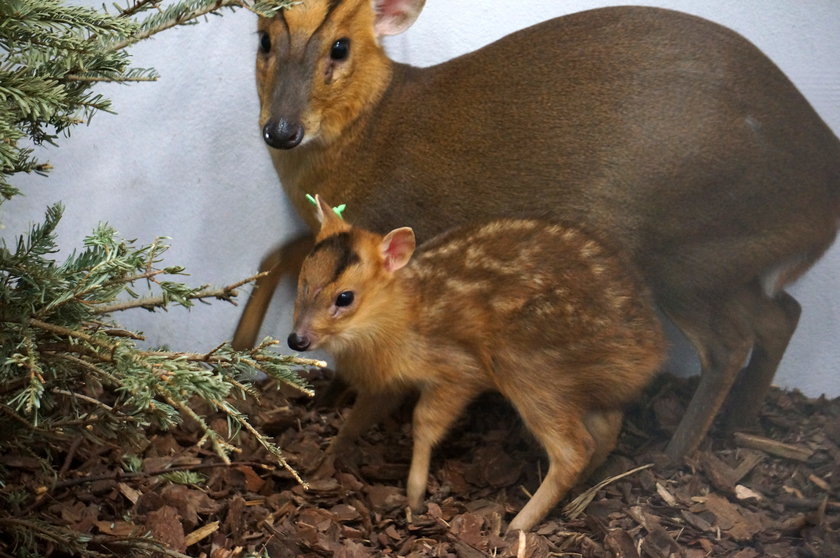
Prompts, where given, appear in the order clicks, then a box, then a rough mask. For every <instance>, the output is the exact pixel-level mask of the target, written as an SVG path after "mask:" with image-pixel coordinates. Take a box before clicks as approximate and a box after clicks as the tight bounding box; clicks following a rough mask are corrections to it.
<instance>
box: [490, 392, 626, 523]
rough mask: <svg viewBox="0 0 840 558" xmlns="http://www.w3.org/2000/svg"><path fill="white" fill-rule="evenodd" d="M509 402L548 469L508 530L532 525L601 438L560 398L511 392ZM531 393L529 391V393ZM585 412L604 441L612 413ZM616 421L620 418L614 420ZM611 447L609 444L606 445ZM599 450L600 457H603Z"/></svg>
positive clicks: (609, 432) (576, 476)
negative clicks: (537, 397) (545, 457)
mask: <svg viewBox="0 0 840 558" xmlns="http://www.w3.org/2000/svg"><path fill="white" fill-rule="evenodd" d="M506 395H507V394H506ZM511 395H512V396H511V397H510V400H511V402H512V403H513V405H514V406H515V407H516V409H517V411H519V414H520V416H521V417H522V421H523V422H524V423H525V426H527V427H528V430H530V431H531V433H532V434H533V435H534V436H535V437H536V438H537V440H539V442H540V443H541V444H542V446H543V448H544V449H545V452H546V454H547V455H548V461H549V466H548V473H546V475H545V478H544V479H543V482H542V484H540V487H539V488H538V489H537V492H536V493H535V494H534V495H533V497H532V498H531V499H530V500H529V501H528V503H527V504H526V505H525V507H524V508H522V510H520V512H519V513H518V514H516V517H514V518H513V521H511V522H510V525H509V526H508V531H514V530H517V529H518V530H521V531H527V530H529V529H531V528H532V527H533V526H534V525H536V524H537V523H538V522H539V521H540V520H541V519H542V518H543V517H545V515H546V514H547V513H548V512H549V511H550V510H551V509H552V508H553V507H554V506H555V505H556V504H557V502H559V501H560V499H561V498H562V497H563V496H564V495H565V494H566V493H567V492H568V491H569V489H570V488H572V487H573V486H574V485H575V484H577V482H578V480H579V479H580V478H581V474H582V473H583V471H585V470H586V469H587V466H588V464H589V463H590V462H591V461H592V458H593V456H595V455H596V453H597V454H598V455H599V456H600V454H601V453H603V452H600V451H597V452H596V447H597V446H598V444H599V442H600V441H601V440H596V437H594V436H593V433H592V432H590V430H589V428H587V425H586V424H585V423H584V420H585V418H584V417H585V416H586V413H584V412H583V411H581V410H580V409H577V408H574V407H572V408H568V407H566V408H565V409H564V408H563V405H562V402H560V403H558V401H556V400H555V401H546V400H535V399H534V398H533V397H517V395H518V394H517V393H513V394H511ZM532 395H533V394H532ZM607 418H608V417H607V416H606V415H605V416H601V417H597V416H595V415H591V416H589V421H590V424H589V427H590V428H592V430H593V431H594V433H595V436H598V437H599V438H603V441H604V442H605V443H606V445H610V442H609V439H610V438H611V437H612V436H613V433H615V436H617V435H618V432H617V430H616V429H615V427H614V426H609V425H610V424H614V423H615V420H614V417H610V420H607ZM618 424H619V425H620V421H619V423H618ZM612 443H614V440H613V442H612ZM610 449H612V448H610ZM607 453H609V452H606V453H603V456H602V458H603V457H606V454H607Z"/></svg>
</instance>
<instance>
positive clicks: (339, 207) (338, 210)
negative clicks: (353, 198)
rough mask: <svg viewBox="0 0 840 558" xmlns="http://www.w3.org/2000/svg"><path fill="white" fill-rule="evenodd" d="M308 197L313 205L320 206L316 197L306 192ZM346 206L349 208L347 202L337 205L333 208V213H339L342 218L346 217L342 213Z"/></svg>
mask: <svg viewBox="0 0 840 558" xmlns="http://www.w3.org/2000/svg"><path fill="white" fill-rule="evenodd" d="M306 199H307V200H309V203H311V204H312V205H314V206H315V207H318V202H316V201H315V198H314V197H312V196H311V195H310V194H306ZM346 208H347V204H346V203H343V204H341V205H337V206H335V207H333V208H332V210H333V213H335V214H336V215H338V216H339V217H340V218H342V219H344V216H343V215H342V214H341V213H342V212H343V211H344V210H345V209H346Z"/></svg>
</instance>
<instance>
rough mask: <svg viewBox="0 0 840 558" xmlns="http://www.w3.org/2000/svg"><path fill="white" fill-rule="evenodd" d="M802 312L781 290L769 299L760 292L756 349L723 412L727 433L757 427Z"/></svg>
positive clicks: (755, 314) (756, 308) (756, 307)
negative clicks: (763, 405)
mask: <svg viewBox="0 0 840 558" xmlns="http://www.w3.org/2000/svg"><path fill="white" fill-rule="evenodd" d="M801 312H802V307H801V306H800V305H799V303H798V302H797V301H796V299H794V298H793V297H792V296H791V295H789V294H788V293H786V292H784V291H781V292H779V293H778V294H777V295H776V296H775V297H773V298H768V297H767V296H766V295H765V294H764V293H763V292H762V291H760V290H758V289H757V292H756V295H755V305H754V311H753V324H752V325H753V330H754V331H755V346H754V347H753V352H752V356H751V357H750V362H749V364H748V365H747V367H746V368H745V369H744V370H742V371H741V373H740V375H739V376H738V379H737V380H736V382H735V385H734V386H733V388H732V392H731V393H730V394H729V399H728V400H727V404H726V409H725V411H724V413H725V421H724V424H725V427H726V430H727V431H730V432H731V431H733V430H737V429H739V428H750V427H752V426H754V425H755V421H756V420H757V418H758V412H759V410H760V408H761V404H762V403H763V402H764V398H765V396H766V395H767V391H768V390H769V389H770V383H771V382H772V381H773V376H774V375H775V374H776V369H777V368H778V366H779V362H781V360H782V355H784V352H785V349H787V346H788V343H789V342H790V339H791V337H792V336H793V332H794V330H795V329H796V325H797V324H798V323H799V315H800V313H801Z"/></svg>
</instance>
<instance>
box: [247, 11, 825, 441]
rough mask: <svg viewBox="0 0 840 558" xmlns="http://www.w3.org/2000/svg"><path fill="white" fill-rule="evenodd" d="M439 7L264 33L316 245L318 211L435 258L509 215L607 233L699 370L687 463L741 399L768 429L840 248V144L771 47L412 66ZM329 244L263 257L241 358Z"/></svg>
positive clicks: (265, 26)
mask: <svg viewBox="0 0 840 558" xmlns="http://www.w3.org/2000/svg"><path fill="white" fill-rule="evenodd" d="M422 6H423V0H373V1H371V0H305V1H304V2H303V3H301V4H299V5H296V6H294V7H293V8H291V9H288V10H284V11H283V12H281V13H280V14H279V15H277V16H276V17H275V18H272V19H262V20H260V22H259V49H258V52H257V86H258V91H259V98H260V104H261V110H260V125H261V126H262V132H263V135H264V138H265V140H266V142H267V143H268V144H269V145H270V146H271V147H272V149H271V154H272V157H273V159H274V163H275V166H276V168H277V172H278V174H279V176H280V180H281V182H282V184H283V187H284V189H285V191H286V193H287V194H288V196H289V198H290V199H291V200H292V202H293V204H294V205H295V206H296V207H297V209H298V212H299V213H300V214H301V215H302V216H303V218H304V219H305V220H306V221H307V222H308V224H309V225H310V226H311V227H312V228H313V230H315V227H316V226H317V224H316V223H315V221H314V219H313V218H312V217H311V216H310V212H309V211H308V208H307V207H306V204H307V202H306V201H305V200H304V195H305V193H307V192H311V193H316V192H317V193H319V194H321V195H322V196H324V197H326V198H327V199H330V200H341V201H343V202H346V203H347V205H348V207H349V208H350V209H349V210H348V211H350V215H352V218H353V220H354V222H355V223H357V224H358V225H359V226H362V227H365V228H368V229H371V230H374V231H379V232H383V231H386V230H390V229H392V228H394V227H397V226H400V225H405V224H410V225H411V226H412V227H413V228H414V230H415V232H416V234H417V236H418V238H419V239H420V240H425V239H428V238H430V237H431V236H433V235H434V234H436V233H439V232H441V231H443V230H445V229H447V228H450V227H452V226H453V225H458V224H463V223H465V222H478V221H482V220H487V219H489V218H494V217H500V216H505V217H537V218H543V219H547V220H560V219H562V220H564V221H569V222H580V223H584V224H591V225H592V226H593V228H594V229H596V230H599V231H604V232H605V233H606V234H608V235H609V237H610V239H611V240H615V241H617V242H620V243H621V245H622V248H623V250H625V251H626V253H627V254H628V256H629V257H630V258H631V259H632V261H633V262H634V264H635V265H636V267H638V269H639V270H640V271H641V273H642V274H643V275H644V277H645V280H646V282H647V284H648V285H649V287H650V288H651V290H652V292H653V294H654V297H655V300H656V303H657V304H658V306H659V307H660V308H661V309H662V310H663V311H664V312H665V313H666V314H667V315H668V317H670V318H671V320H672V321H673V322H674V323H675V324H676V325H677V326H678V327H679V328H680V329H681V330H682V331H683V332H684V333H685V335H686V336H687V338H688V339H689V341H691V343H692V344H693V346H694V347H695V349H696V350H697V352H698V355H699V358H700V364H701V369H702V375H701V379H700V383H699V385H698V388H697V391H696V393H695V395H694V397H693V399H692V401H691V403H690V404H689V407H688V409H687V411H686V413H685V416H684V418H683V419H682V421H681V423H680V425H679V427H678V428H677V431H676V432H675V434H674V436H673V438H672V440H671V442H670V444H669V446H668V450H667V451H668V453H669V454H670V455H671V456H672V457H678V456H681V455H683V454H685V453H686V452H688V451H690V450H692V449H693V448H694V447H696V445H697V444H698V443H699V442H700V440H701V439H702V438H703V436H704V435H705V433H706V431H707V430H708V428H709V426H710V424H711V422H712V420H713V419H714V417H715V415H716V413H717V411H718V410H719V408H720V407H721V405H722V404H723V402H724V399H725V398H726V396H727V393H728V392H729V391H730V389H731V390H732V394H731V396H730V397H731V399H732V400H733V401H734V402H736V404H734V405H730V406H729V412H728V417H727V424H728V425H729V426H730V427H733V426H743V425H746V424H748V423H749V422H750V421H751V420H752V419H753V418H754V416H755V414H756V413H757V410H758V409H759V408H760V403H761V401H762V399H763V397H764V395H765V393H766V390H767V388H768V387H769V385H770V382H771V380H772V378H773V375H774V373H775V370H776V368H777V366H778V363H779V361H780V359H781V357H782V354H783V353H784V351H785V348H786V347H787V344H788V341H789V340H790V337H791V335H792V334H793V331H794V329H795V327H796V324H797V321H798V319H799V313H800V306H799V304H798V303H797V302H796V300H794V299H793V298H792V297H791V296H790V295H789V294H788V293H787V292H785V290H784V288H785V286H786V285H787V284H788V283H790V282H791V281H793V280H794V279H796V278H797V277H798V276H800V275H801V274H802V273H804V272H805V271H806V270H807V269H808V268H809V267H810V266H811V265H812V264H813V263H814V262H815V261H816V260H817V259H818V258H819V257H820V256H821V255H822V254H823V252H824V251H825V250H826V249H827V248H828V246H829V245H830V244H831V243H832V241H833V239H834V237H835V235H836V232H837V226H838V216H840V141H838V139H837V137H836V136H835V135H834V134H833V133H832V132H831V130H830V129H829V128H828V127H827V126H826V125H825V123H824V122H823V121H822V120H821V119H820V117H819V116H818V115H817V114H816V113H815V112H814V110H813V109H812V108H811V106H810V105H809V104H808V102H807V101H806V100H805V99H804V98H803V97H802V95H801V94H800V93H799V92H798V91H797V90H796V88H795V87H794V86H793V84H792V83H791V82H790V81H789V80H788V79H787V78H786V77H785V76H784V75H783V74H782V72H781V71H780V70H779V69H778V68H777V67H776V66H775V65H774V64H773V63H772V62H771V61H770V60H768V59H767V58H766V57H765V56H764V55H763V54H762V53H761V52H760V51H759V50H758V49H756V48H755V47H754V46H753V45H751V44H750V43H749V42H748V41H746V40H745V39H744V38H743V37H741V36H739V35H737V34H736V33H734V32H732V31H730V30H728V29H725V28H723V27H721V26H719V25H716V24H714V23H711V22H708V21H705V20H703V19H700V18H697V17H694V16H690V15H686V14H682V13H678V12H673V11H667V10H662V9H655V8H642V7H617V8H604V9H598V10H592V11H587V12H582V13H577V14H573V15H569V16H566V17H561V18H557V19H554V20H551V21H547V22H545V23H542V24H539V25H535V26H533V27H530V28H528V29H524V30H522V31H519V32H516V33H513V34H512V35H509V36H507V37H504V38H502V39H500V40H499V41H497V42H495V43H492V44H490V45H488V46H486V47H484V48H482V49H479V50H478V51H475V52H472V53H470V54H466V55H464V56H461V57H458V58H455V59H453V60H451V61H449V62H446V63H444V64H440V65H437V66H432V67H429V68H415V67H411V66H407V65H403V64H397V63H394V62H392V61H391V60H389V59H388V58H387V57H386V55H385V53H384V52H383V50H382V47H381V45H380V38H381V37H382V36H384V35H389V34H394V33H399V32H401V31H403V30H405V29H406V28H407V27H408V26H409V25H410V24H411V23H412V22H413V21H414V19H415V18H416V17H417V15H418V14H419V12H420V10H421V9H422ZM311 245H312V240H311V237H301V238H297V239H295V240H293V241H291V242H289V243H287V244H286V245H284V246H282V247H281V248H279V249H277V250H276V251H274V252H273V253H272V254H269V255H268V256H267V257H266V258H265V260H264V261H263V269H267V270H268V269H270V270H271V274H270V275H269V276H268V277H267V278H265V279H264V280H262V281H261V283H260V285H259V288H258V289H256V290H255V291H254V293H253V294H252V297H251V299H250V300H249V303H248V306H247V307H246V309H245V312H244V314H243V316H242V318H241V321H240V324H239V327H238V330H237V334H236V336H235V339H234V341H235V344H236V345H237V346H248V345H250V344H252V343H253V341H254V339H255V337H256V334H257V331H258V328H259V325H260V323H261V321H262V317H263V315H264V312H265V308H266V306H267V304H268V301H269V300H270V297H271V295H272V293H273V291H274V287H275V286H276V284H277V282H278V280H279V278H280V277H281V276H282V275H283V274H284V273H296V272H297V270H298V269H299V267H300V262H301V261H302V259H303V257H304V256H305V255H306V253H307V252H308V250H309V248H310V247H311ZM747 357H749V362H748V363H747V365H746V367H745V368H744V369H743V370H742V367H743V366H744V363H745V361H746V359H747ZM739 371H740V374H739ZM736 379H737V382H736ZM733 385H734V388H733Z"/></svg>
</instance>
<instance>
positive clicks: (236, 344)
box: [232, 235, 313, 350]
mask: <svg viewBox="0 0 840 558" xmlns="http://www.w3.org/2000/svg"><path fill="white" fill-rule="evenodd" d="M312 245H313V239H312V236H311V235H304V236H299V237H297V238H295V239H293V240H291V241H289V242H286V243H285V244H282V245H280V246H277V247H276V248H274V249H273V250H271V251H270V252H269V253H268V254H266V255H265V257H264V258H263V259H262V261H261V262H260V271H261V272H264V271H267V272H268V275H265V276H263V277H261V278H259V279H257V282H256V284H255V285H254V288H253V290H252V291H251V296H249V297H248V302H247V304H245V309H244V310H243V311H242V316H240V318H239V323H238V324H237V325H236V331H235V332H234V334H233V342H232V345H233V348H234V349H237V350H247V349H250V348H252V347H253V346H254V344H255V343H256V340H257V335H259V333H260V327H261V326H262V323H263V319H265V313H266V311H267V310H268V305H269V304H270V303H271V297H272V296H274V291H275V290H276V289H277V285H278V284H279V283H280V280H281V279H282V278H283V276H284V275H291V276H292V277H293V278H296V277H297V275H298V273H299V272H300V266H301V265H302V264H303V260H304V258H306V255H307V254H308V253H309V251H310V250H312Z"/></svg>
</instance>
